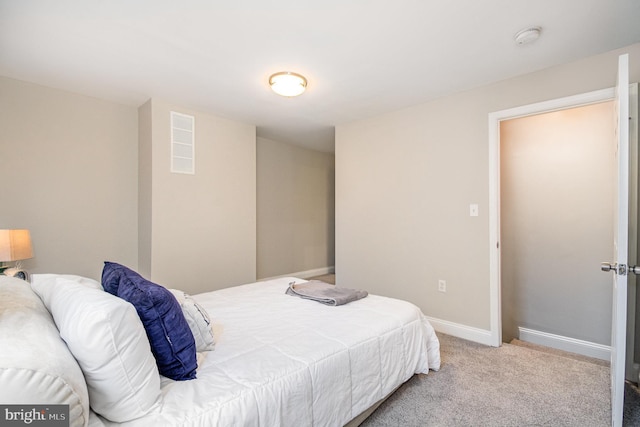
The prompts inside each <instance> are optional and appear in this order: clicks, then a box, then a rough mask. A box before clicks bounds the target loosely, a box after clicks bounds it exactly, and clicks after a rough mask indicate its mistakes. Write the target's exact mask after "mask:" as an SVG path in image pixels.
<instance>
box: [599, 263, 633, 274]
mask: <svg viewBox="0 0 640 427" xmlns="http://www.w3.org/2000/svg"><path fill="white" fill-rule="evenodd" d="M600 270H602V271H611V270H613V271H616V265H615V264H613V265H612V264H611V263H609V262H602V263H600ZM638 271H639V272H640V269H638Z"/></svg>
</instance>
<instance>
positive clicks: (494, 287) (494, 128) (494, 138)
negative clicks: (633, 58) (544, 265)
mask: <svg viewBox="0 0 640 427" xmlns="http://www.w3.org/2000/svg"><path fill="white" fill-rule="evenodd" d="M614 97H615V91H614V89H613V88H610V89H603V90H599V91H594V92H589V93H585V94H581V95H575V96H570V97H566V98H559V99H555V100H551V101H545V102H540V103H537V104H530V105H525V106H522V107H517V108H512V109H508V110H503V111H498V112H494V113H491V114H489V244H490V247H491V250H490V252H489V296H490V326H491V338H490V343H491V345H492V346H494V347H499V346H500V345H501V343H502V310H501V307H502V306H501V299H502V295H501V289H500V283H501V277H500V274H501V271H500V264H501V259H500V256H501V248H500V227H501V226H500V221H501V218H500V123H501V122H502V121H505V120H511V119H517V118H521V117H526V116H533V115H536V114H543V113H549V112H553V111H560V110H565V109H568V108H575V107H580V106H586V105H591V104H598V103H602V102H606V101H610V100H612V99H614Z"/></svg>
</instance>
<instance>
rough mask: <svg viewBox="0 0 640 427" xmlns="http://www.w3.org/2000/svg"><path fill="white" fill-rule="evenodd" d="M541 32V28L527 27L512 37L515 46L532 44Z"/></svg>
mask: <svg viewBox="0 0 640 427" xmlns="http://www.w3.org/2000/svg"><path fill="white" fill-rule="evenodd" d="M541 32H542V28H540V27H529V28H525V29H524V30H520V31H518V32H517V33H516V35H515V36H513V39H514V40H515V41H516V44H518V45H523V44H527V43H532V42H534V41H536V40H538V38H539V37H540V33H541Z"/></svg>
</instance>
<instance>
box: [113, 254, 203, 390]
mask: <svg viewBox="0 0 640 427" xmlns="http://www.w3.org/2000/svg"><path fill="white" fill-rule="evenodd" d="M102 287H103V288H104V290H105V291H107V292H109V293H110V294H113V295H116V296H118V297H120V298H122V299H124V300H125V301H128V302H130V303H131V304H133V306H134V307H135V308H136V311H137V312H138V316H140V320H142V324H143V325H144V329H145V330H146V331H147V337H149V344H151V351H152V353H153V355H154V356H155V358H156V363H157V365H158V370H159V371H160V373H161V374H162V375H164V376H165V377H168V378H171V379H174V380H178V381H182V380H191V379H194V378H195V377H196V368H197V367H198V365H197V361H196V343H195V340H194V338H193V334H192V333H191V329H189V324H188V323H187V320H186V319H185V317H184V314H183V313H182V308H181V307H180V304H179V303H178V301H177V300H176V299H175V297H174V296H173V295H172V294H171V292H169V291H168V290H167V289H166V288H164V287H162V286H160V285H156V284H155V283H152V282H150V281H148V280H146V279H145V278H143V277H142V276H140V275H139V274H138V273H136V272H135V271H133V270H130V269H128V268H127V267H125V266H123V265H120V264H116V263H113V262H105V263H104V269H103V270H102Z"/></svg>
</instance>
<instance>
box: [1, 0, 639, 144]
mask: <svg viewBox="0 0 640 427" xmlns="http://www.w3.org/2000/svg"><path fill="white" fill-rule="evenodd" d="M527 26H541V27H542V29H543V30H542V31H543V32H542V37H541V38H540V39H539V40H538V41H537V42H536V43H534V44H531V45H525V46H516V44H515V43H514V41H513V36H514V34H515V33H516V32H517V31H518V30H520V29H522V28H524V27H527ZM639 41H640V1H639V0H395V1H391V0H320V1H317V0H316V1H308V0H229V1H220V0H172V1H165V0H129V1H125V0H112V1H108V0H84V1H83V0H75V1H74V0H56V1H51V0H0V75H3V76H6V77H11V78H16V79H20V80H25V81H29V82H34V83H38V84H42V85H45V86H50V87H54V88H60V89H64V90H68V91H72V92H77V93H81V94H86V95H90V96H95V97H98V98H103V99H108V100H112V101H116V102H120V103H124V104H128V105H133V106H139V105H141V104H142V103H144V102H145V101H146V100H148V99H149V98H152V97H153V98H161V99H164V100H167V101H170V102H172V103H176V104H178V105H183V106H185V107H189V108H194V109H197V110H201V111H205V112H210V113H212V114H215V115H218V116H222V117H226V118H230V119H234V120H238V121H242V122H246V123H250V124H255V125H256V126H257V133H258V136H262V137H265V138H270V139H274V140H278V141H283V142H289V143H294V144H299V145H303V146H306V147H309V148H314V149H317V150H322V151H333V147H334V126H335V125H336V124H340V123H345V122H349V121H353V120H357V119H362V118H366V117H371V116H374V115H377V114H380V113H383V112H387V111H393V110H397V109H400V108H403V107H407V106H411V105H415V104H419V103H422V102H426V101H429V100H432V99H434V98H438V97H442V96H445V95H447V94H450V93H454V92H459V91H462V90H466V89H471V88H473V87H478V86H481V85H484V84H487V83H491V82H495V81H499V80H503V79H505V78H509V77H512V76H516V75H519V74H524V73H528V72H531V71H535V70H539V69H543V68H547V67H549V66H552V65H555V64H560V63H564V62H568V61H571V60H574V59H578V58H581V57H585V56H589V55H593V54H597V53H601V52H606V51H609V50H612V49H615V48H618V47H622V46H626V45H630V44H633V43H636V42H639ZM283 70H286V71H295V72H298V73H301V74H303V75H305V76H306V77H307V79H308V80H309V86H308V89H307V92H305V93H304V94H303V95H302V96H300V97H297V98H290V99H289V98H282V97H280V96H278V95H276V94H274V93H273V92H271V90H270V89H269V86H268V83H267V79H268V77H269V75H271V74H272V73H274V72H277V71H283ZM0 96H1V94H0Z"/></svg>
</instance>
